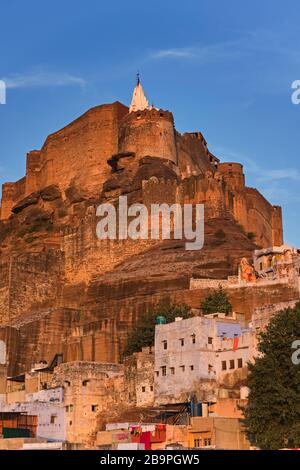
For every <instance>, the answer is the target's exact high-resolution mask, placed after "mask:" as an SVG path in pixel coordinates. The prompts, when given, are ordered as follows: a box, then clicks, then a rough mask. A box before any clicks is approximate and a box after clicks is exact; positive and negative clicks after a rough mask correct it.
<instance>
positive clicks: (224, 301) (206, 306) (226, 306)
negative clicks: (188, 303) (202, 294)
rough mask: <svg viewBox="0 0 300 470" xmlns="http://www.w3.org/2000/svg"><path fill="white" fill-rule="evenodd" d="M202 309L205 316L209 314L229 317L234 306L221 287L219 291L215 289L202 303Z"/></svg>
mask: <svg viewBox="0 0 300 470" xmlns="http://www.w3.org/2000/svg"><path fill="white" fill-rule="evenodd" d="M201 309H202V312H203V313H204V315H207V314H209V313H217V312H220V313H226V315H228V314H229V313H230V312H231V311H232V305H231V303H230V301H229V299H228V297H227V295H226V293H225V291H224V289H223V288H222V286H221V285H219V287H218V289H214V290H213V292H211V293H210V294H209V295H208V296H207V297H206V298H205V299H204V301H203V302H202V304H201Z"/></svg>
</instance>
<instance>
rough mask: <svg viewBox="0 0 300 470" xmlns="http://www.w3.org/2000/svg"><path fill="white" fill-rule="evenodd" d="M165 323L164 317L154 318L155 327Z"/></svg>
mask: <svg viewBox="0 0 300 470" xmlns="http://www.w3.org/2000/svg"><path fill="white" fill-rule="evenodd" d="M166 323H167V320H166V317H163V316H162V315H159V316H158V317H156V324H157V325H165V324H166Z"/></svg>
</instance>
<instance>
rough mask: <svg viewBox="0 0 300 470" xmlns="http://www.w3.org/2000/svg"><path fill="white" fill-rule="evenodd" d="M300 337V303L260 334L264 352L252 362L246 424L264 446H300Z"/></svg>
mask: <svg viewBox="0 0 300 470" xmlns="http://www.w3.org/2000/svg"><path fill="white" fill-rule="evenodd" d="M299 339H300V303H298V304H297V305H296V306H295V308H293V309H292V308H289V309H286V310H283V311H281V312H280V313H278V314H277V315H276V316H274V317H273V318H272V319H271V321H270V323H269V325H268V327H267V328H266V330H265V331H264V332H263V333H262V334H261V335H260V338H259V343H258V351H259V352H260V353H261V354H260V355H259V357H258V358H256V359H255V361H254V362H253V363H252V364H249V376H248V380H247V382H248V387H249V389H250V393H249V399H248V405H247V407H246V409H245V411H244V413H245V425H246V429H247V431H248V433H249V436H250V438H251V436H252V437H253V439H254V442H255V444H256V445H257V446H258V447H259V448H261V449H266V450H272V449H280V448H283V447H289V448H295V447H300V364H299V365H298V364H296V363H295V359H296V360H297V359H298V357H299V358H300V350H299V353H298V351H297V348H298V349H299V346H298V345H297V344H293V343H294V341H295V340H299ZM292 355H293V357H292ZM292 359H293V360H292Z"/></svg>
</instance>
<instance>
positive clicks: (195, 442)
mask: <svg viewBox="0 0 300 470" xmlns="http://www.w3.org/2000/svg"><path fill="white" fill-rule="evenodd" d="M194 447H201V439H194Z"/></svg>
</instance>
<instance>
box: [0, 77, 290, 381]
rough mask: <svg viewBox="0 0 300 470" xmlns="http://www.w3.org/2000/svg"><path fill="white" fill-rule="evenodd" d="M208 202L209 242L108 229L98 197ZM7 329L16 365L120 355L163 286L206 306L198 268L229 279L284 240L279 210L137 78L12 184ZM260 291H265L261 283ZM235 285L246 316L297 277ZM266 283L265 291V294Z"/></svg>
mask: <svg viewBox="0 0 300 470" xmlns="http://www.w3.org/2000/svg"><path fill="white" fill-rule="evenodd" d="M120 195H127V196H128V200H129V203H133V202H142V203H143V204H145V205H146V206H149V205H150V204H152V203H169V204H171V203H175V202H176V203H181V204H183V203H193V204H195V203H204V205H205V244H204V247H203V249H202V250H199V251H196V252H188V251H186V250H185V249H184V243H181V242H178V241H177V240H176V241H175V240H164V241H161V240H154V241H153V240H122V241H117V240H116V241H114V240H99V239H97V237H96V224H97V217H96V208H97V206H98V205H99V203H102V202H111V203H113V204H114V203H116V201H117V199H118V197H119V196H120ZM0 219H1V220H0V340H4V341H5V343H6V345H7V356H8V362H9V374H11V375H13V374H18V373H21V372H23V371H25V370H28V369H29V368H30V367H31V366H32V364H34V363H36V362H38V361H40V360H46V361H48V362H49V361H50V360H51V358H52V357H53V356H54V355H55V354H57V353H62V354H63V356H64V360H65V361H88V362H89V361H98V362H108V363H114V362H117V361H118V360H119V357H120V353H121V352H122V348H123V345H124V341H125V339H126V336H127V334H128V331H129V329H130V327H131V325H132V324H133V323H134V322H135V321H136V319H137V318H138V317H139V316H140V315H142V314H144V312H145V310H147V308H149V306H150V305H152V304H153V303H156V302H157V301H158V300H159V299H160V298H162V297H166V296H168V297H170V298H172V299H174V300H176V301H180V302H186V303H188V304H189V305H191V306H193V307H198V306H199V304H200V302H201V300H202V299H203V297H204V296H205V295H206V293H207V289H201V290H200V289H198V290H195V291H191V290H189V282H190V279H191V278H192V277H196V278H198V279H199V278H200V279H207V278H210V279H227V277H228V276H232V275H236V274H237V270H238V264H239V261H240V259H241V258H242V257H246V258H249V257H250V256H251V253H252V251H253V250H254V249H258V248H266V247H268V246H280V245H282V243H283V230H282V218H281V209H280V207H278V206H273V205H272V204H270V203H269V202H268V201H267V200H266V199H265V198H264V197H263V196H262V195H261V194H260V193H259V192H258V191H257V190H256V189H254V188H249V187H247V186H246V183H245V176H244V173H243V166H242V165H241V164H240V163H234V162H221V161H220V160H219V158H217V157H216V156H214V155H213V154H212V153H211V152H210V151H209V149H208V147H207V143H206V141H205V138H204V137H203V135H202V134H201V132H198V131H197V132H190V133H187V132H186V133H179V132H178V131H177V130H176V128H175V126H174V119H173V114H172V113H171V112H169V111H166V110H163V109H156V108H154V107H151V106H149V104H148V101H147V99H146V98H145V96H144V93H143V90H142V87H141V84H140V81H138V82H137V85H136V88H135V90H134V95H133V100H132V103H131V106H130V108H128V107H127V106H125V105H123V104H121V103H119V102H115V103H112V104H105V105H101V106H96V107H95V108H92V109H90V110H89V111H87V112H86V113H85V114H84V115H83V116H81V117H79V118H78V119H76V120H75V121H73V122H72V123H70V124H68V125H67V126H66V127H64V128H63V129H61V130H59V131H57V132H54V133H53V134H51V135H49V136H48V137H47V139H46V141H45V143H44V145H43V146H42V148H41V149H40V150H33V151H31V152H29V153H28V154H27V160H26V175H25V177H24V178H22V179H21V180H19V181H17V182H15V183H5V184H4V185H3V191H2V202H1V217H0ZM262 290H263V292H262ZM253 292H254V293H253V295H252V296H251V299H250V300H249V299H248V298H247V297H245V296H241V295H240V293H239V292H237V290H235V291H234V292H232V293H231V294H230V297H231V301H232V303H233V306H234V307H235V306H236V305H237V304H238V306H239V308H238V309H237V310H238V311H241V312H242V313H244V314H245V315H246V316H248V318H249V316H250V315H251V311H252V309H253V308H255V307H260V306H262V305H263V304H264V298H268V297H272V298H273V299H274V301H276V302H277V301H290V300H293V299H294V298H295V295H296V294H295V289H294V287H293V286H292V287H286V286H285V289H284V290H283V289H282V287H281V286H280V285H279V286H278V288H277V287H276V286H275V287H274V286H272V289H271V288H270V289H269V288H268V287H262V288H260V287H257V289H255V290H254V291H253ZM262 294H263V295H262Z"/></svg>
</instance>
